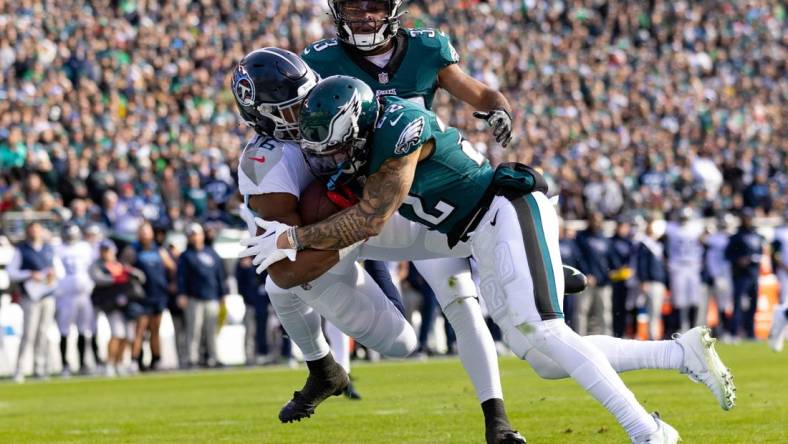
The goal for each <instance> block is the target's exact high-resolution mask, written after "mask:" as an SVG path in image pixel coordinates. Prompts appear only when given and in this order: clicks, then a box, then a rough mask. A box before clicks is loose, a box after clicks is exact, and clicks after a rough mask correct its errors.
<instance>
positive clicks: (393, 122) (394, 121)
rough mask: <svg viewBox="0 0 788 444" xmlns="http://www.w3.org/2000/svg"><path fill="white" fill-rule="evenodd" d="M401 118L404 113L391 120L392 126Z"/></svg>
mask: <svg viewBox="0 0 788 444" xmlns="http://www.w3.org/2000/svg"><path fill="white" fill-rule="evenodd" d="M401 118H402V113H400V115H399V116H397V118H396V119H395V120H391V121H389V123H390V124H391V126H394V125H396V124H397V123H399V119H401Z"/></svg>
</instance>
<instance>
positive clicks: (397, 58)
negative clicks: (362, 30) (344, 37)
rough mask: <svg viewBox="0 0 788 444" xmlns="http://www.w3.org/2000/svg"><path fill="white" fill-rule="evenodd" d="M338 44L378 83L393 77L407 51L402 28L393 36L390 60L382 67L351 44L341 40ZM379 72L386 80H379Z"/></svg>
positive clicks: (406, 41) (406, 39)
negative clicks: (392, 50) (392, 51)
mask: <svg viewBox="0 0 788 444" xmlns="http://www.w3.org/2000/svg"><path fill="white" fill-rule="evenodd" d="M340 45H341V46H342V49H343V50H344V51H345V52H346V53H347V55H348V57H349V58H350V60H352V61H353V63H355V64H356V65H358V67H359V68H361V70H362V71H364V72H365V73H367V74H369V76H370V77H372V78H373V79H375V80H376V81H378V83H382V84H386V83H389V82H390V81H391V80H392V79H393V78H394V74H396V73H397V70H398V69H399V67H400V65H402V62H403V61H404V60H405V55H406V54H407V52H408V37H407V34H406V33H405V30H403V29H400V30H399V32H397V35H396V37H394V53H393V54H391V60H389V62H388V63H387V64H386V66H384V67H382V68H381V67H379V66H377V65H375V64H374V63H372V62H370V61H369V60H367V59H366V55H367V54H366V53H365V52H362V51H359V50H358V49H356V48H354V47H353V46H351V45H348V44H347V43H345V42H342V41H340ZM381 74H383V75H384V76H383V77H385V78H386V79H388V80H387V81H386V82H381V81H380V80H381V79H382V78H383V77H382V76H381ZM373 89H374V88H373Z"/></svg>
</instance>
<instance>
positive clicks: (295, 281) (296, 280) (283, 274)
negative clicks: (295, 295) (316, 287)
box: [268, 261, 306, 290]
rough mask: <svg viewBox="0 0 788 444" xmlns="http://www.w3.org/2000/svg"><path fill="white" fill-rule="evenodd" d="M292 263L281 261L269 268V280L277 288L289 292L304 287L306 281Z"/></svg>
mask: <svg viewBox="0 0 788 444" xmlns="http://www.w3.org/2000/svg"><path fill="white" fill-rule="evenodd" d="M293 265H294V264H293V263H292V262H290V261H279V262H276V263H274V264H271V265H269V266H268V278H269V279H271V280H272V281H273V282H274V284H276V286H277V287H279V288H281V289H283V290H288V289H291V288H293V287H297V286H299V285H303V284H305V283H306V281H305V280H304V279H303V278H302V277H301V276H300V273H299V272H298V270H297V269H296V267H294V266H293Z"/></svg>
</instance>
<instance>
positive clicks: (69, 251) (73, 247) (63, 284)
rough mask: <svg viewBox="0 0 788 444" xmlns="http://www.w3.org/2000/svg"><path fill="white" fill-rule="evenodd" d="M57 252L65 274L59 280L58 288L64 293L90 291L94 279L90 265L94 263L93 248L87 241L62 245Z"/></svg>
mask: <svg viewBox="0 0 788 444" xmlns="http://www.w3.org/2000/svg"><path fill="white" fill-rule="evenodd" d="M55 254H56V255H57V257H58V258H59V259H60V261H61V262H62V263H63V270H64V275H63V278H62V279H60V282H58V290H59V292H60V293H61V294H63V295H69V294H70V293H79V294H83V293H86V292H87V293H90V290H91V289H92V288H93V281H92V279H91V278H90V273H89V270H90V266H91V264H92V263H93V248H91V246H90V244H89V243H87V242H85V241H79V242H74V243H71V244H63V245H60V246H59V247H58V248H57V250H55Z"/></svg>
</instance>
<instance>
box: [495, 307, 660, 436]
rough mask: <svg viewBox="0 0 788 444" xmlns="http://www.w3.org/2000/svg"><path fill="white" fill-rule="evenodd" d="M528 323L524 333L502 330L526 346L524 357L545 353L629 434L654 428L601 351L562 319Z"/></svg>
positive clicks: (644, 432)
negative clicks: (531, 352)
mask: <svg viewBox="0 0 788 444" xmlns="http://www.w3.org/2000/svg"><path fill="white" fill-rule="evenodd" d="M528 327H529V328H533V331H532V332H530V333H528V334H527V335H526V334H524V333H523V332H522V331H521V330H519V329H518V328H513V329H511V330H509V331H507V332H506V337H507V339H508V340H509V341H520V342H524V343H525V344H524V346H521V347H517V349H520V350H528V352H526V353H525V356H524V357H525V359H528V355H529V352H530V350H533V349H536V350H538V351H539V352H541V353H543V354H545V355H547V356H549V357H550V358H551V359H553V360H554V361H555V363H556V364H558V365H559V366H561V367H562V368H563V369H564V371H566V372H567V373H568V374H569V375H571V376H572V378H573V379H574V380H575V381H577V383H578V384H580V385H581V386H582V387H583V388H584V389H585V390H586V391H587V392H588V393H589V394H590V395H591V396H593V397H594V398H595V399H596V400H597V401H599V403H601V404H602V405H603V406H604V407H605V408H606V409H607V410H608V411H609V412H610V413H611V414H613V416H615V417H616V420H618V422H619V424H621V427H623V428H624V430H625V431H626V432H627V434H628V435H629V436H630V437H635V436H639V435H642V434H647V433H653V432H654V431H655V430H656V429H657V424H656V422H654V419H653V418H652V417H651V416H650V415H649V414H648V412H646V410H645V409H644V408H643V407H642V406H641V405H640V404H639V403H638V402H637V400H636V399H635V395H634V394H632V392H631V391H630V390H629V389H628V388H627V387H626V385H624V382H623V381H622V380H621V378H620V377H619V376H618V374H617V373H616V371H615V370H614V369H613V367H611V365H610V363H609V362H608V361H607V359H605V356H604V355H603V354H602V352H601V351H599V349H597V348H596V347H593V346H592V345H591V343H590V342H588V341H584V340H583V338H581V337H580V336H579V335H578V334H577V333H575V332H574V331H572V329H570V328H569V327H568V326H567V325H566V324H565V323H564V321H563V320H561V319H555V320H551V321H542V322H538V323H536V324H529V325H528ZM513 348H514V347H513Z"/></svg>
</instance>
